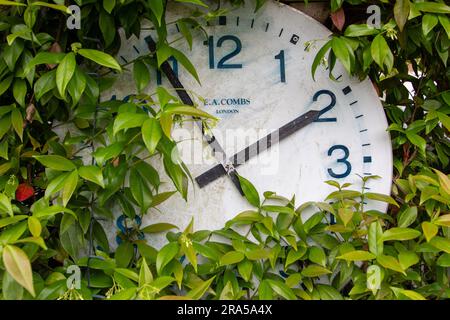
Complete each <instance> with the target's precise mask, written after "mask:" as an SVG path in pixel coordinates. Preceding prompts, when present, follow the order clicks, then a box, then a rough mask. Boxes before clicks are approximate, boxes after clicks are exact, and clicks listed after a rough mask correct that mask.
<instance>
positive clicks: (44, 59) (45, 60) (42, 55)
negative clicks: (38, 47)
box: [25, 52, 66, 70]
mask: <svg viewBox="0 0 450 320" xmlns="http://www.w3.org/2000/svg"><path fill="white" fill-rule="evenodd" d="M65 57H66V54H65V53H59V52H39V53H38V54H37V55H36V56H35V57H34V58H33V59H31V60H30V61H29V62H28V65H27V66H26V68H25V69H26V70H31V69H32V68H34V67H35V66H36V65H38V64H49V65H52V64H59V63H60V62H61V61H62V60H63V59H64V58H65Z"/></svg>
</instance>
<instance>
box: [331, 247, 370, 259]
mask: <svg viewBox="0 0 450 320" xmlns="http://www.w3.org/2000/svg"><path fill="white" fill-rule="evenodd" d="M375 258H376V256H375V255H374V254H373V253H370V252H368V251H364V250H355V251H350V252H347V253H344V254H343V255H340V256H338V257H336V259H343V260H346V261H368V260H373V259H375Z"/></svg>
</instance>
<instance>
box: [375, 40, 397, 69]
mask: <svg viewBox="0 0 450 320" xmlns="http://www.w3.org/2000/svg"><path fill="white" fill-rule="evenodd" d="M370 50H371V53H372V58H373V60H374V61H375V62H376V63H377V64H378V65H379V66H380V68H381V69H384V70H387V72H388V73H390V72H391V71H392V67H393V66H394V56H393V54H392V51H391V49H390V48H389V46H388V44H387V42H386V40H385V39H384V37H383V36H382V35H381V34H379V35H377V36H376V37H375V38H374V39H373V41H372V44H371V46H370ZM385 67H386V69H385Z"/></svg>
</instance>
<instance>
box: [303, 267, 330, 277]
mask: <svg viewBox="0 0 450 320" xmlns="http://www.w3.org/2000/svg"><path fill="white" fill-rule="evenodd" d="M301 273H302V276H304V277H308V278H313V277H320V276H322V275H324V274H329V273H331V271H330V270H328V269H327V268H324V267H322V266H319V265H317V264H311V265H309V266H307V267H306V268H304V269H303V270H302V272H301Z"/></svg>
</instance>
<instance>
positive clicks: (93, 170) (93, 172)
mask: <svg viewBox="0 0 450 320" xmlns="http://www.w3.org/2000/svg"><path fill="white" fill-rule="evenodd" d="M78 174H79V175H80V177H81V178H83V179H85V180H87V181H91V182H93V183H95V184H98V185H99V186H100V187H102V188H104V187H105V184H104V182H103V174H102V170H101V169H100V168H99V167H97V166H83V167H80V168H79V169H78Z"/></svg>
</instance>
